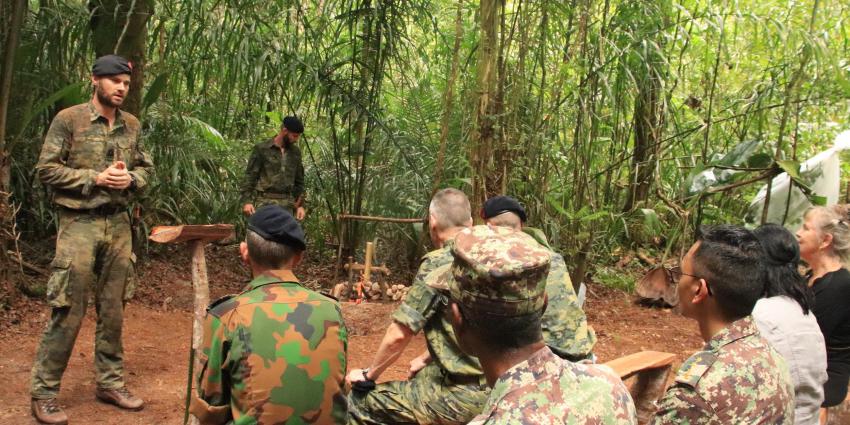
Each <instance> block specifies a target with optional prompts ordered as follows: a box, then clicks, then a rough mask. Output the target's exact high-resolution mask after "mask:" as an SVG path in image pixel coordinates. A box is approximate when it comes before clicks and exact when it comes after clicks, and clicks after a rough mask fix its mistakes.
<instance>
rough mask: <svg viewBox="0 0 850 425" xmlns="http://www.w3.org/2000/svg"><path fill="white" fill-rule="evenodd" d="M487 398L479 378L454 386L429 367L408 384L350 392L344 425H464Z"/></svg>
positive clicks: (439, 371) (393, 384) (482, 381)
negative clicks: (475, 381)
mask: <svg viewBox="0 0 850 425" xmlns="http://www.w3.org/2000/svg"><path fill="white" fill-rule="evenodd" d="M489 395H490V388H488V387H487V384H486V382H485V381H484V377H483V376H482V377H481V379H480V381H479V382H478V383H469V384H457V383H454V382H452V380H451V378H449V377H447V376H444V374H443V372H442V370H440V368H439V367H438V366H436V365H435V364H433V363H431V364H429V365H428V366H425V367H424V368H423V369H422V370H420V371H419V373H417V374H416V376H415V377H413V379H411V380H409V381H393V382H386V383H383V384H379V385H377V387H376V388H375V389H374V390H372V391H369V392H366V393H364V392H358V391H352V392H351V394H350V395H349V398H348V424H349V425H363V424H369V425H372V424H375V425H377V424H465V423H467V422H469V421H470V420H472V418H473V417H475V416H476V415H478V414H479V413H481V411H482V409H483V408H484V404H485V403H486V402H487V397H488V396H489Z"/></svg>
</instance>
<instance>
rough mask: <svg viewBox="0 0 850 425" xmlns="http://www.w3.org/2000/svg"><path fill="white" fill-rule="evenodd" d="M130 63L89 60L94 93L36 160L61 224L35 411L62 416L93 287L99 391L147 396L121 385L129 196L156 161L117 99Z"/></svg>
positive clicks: (68, 115)
mask: <svg viewBox="0 0 850 425" xmlns="http://www.w3.org/2000/svg"><path fill="white" fill-rule="evenodd" d="M130 70H131V68H130V63H129V62H127V60H126V59H124V58H122V57H119V56H114V55H109V56H103V57H101V58H98V59H97V60H96V61H95V63H94V66H93V67H92V77H91V81H92V84H93V86H94V94H93V96H92V99H91V101H90V102H88V103H84V104H81V105H77V106H73V107H71V108H68V109H64V110H62V111H60V112H59V114H57V115H56V118H54V119H53V123H51V125H50V129H49V130H48V132H47V136H46V137H45V140H44V146H43V147H42V149H41V156H40V157H39V159H38V165H36V170H37V172H38V177H39V178H40V179H41V181H42V182H43V183H44V184H45V185H47V186H48V187H49V188H50V191H51V192H52V195H53V202H54V203H55V204H56V206H57V208H58V215H59V230H58V235H57V238H56V256H55V257H54V259H53V263H52V264H51V267H52V269H53V273H52V275H51V276H50V280H49V281H48V283H47V302H48V304H49V305H50V306H51V307H52V308H53V311H52V314H51V318H50V322H49V323H48V325H47V329H46V330H45V332H44V336H43V337H42V340H41V344H40V345H39V347H38V354H37V355H36V359H35V364H34V365H33V368H32V385H31V390H30V391H31V393H30V394H31V396H32V413H33V415H34V416H35V417H36V419H38V420H39V421H40V422H42V423H48V424H64V423H67V420H68V417H67V416H66V415H65V413H64V412H63V411H62V408H61V407H59V404H58V403H57V402H56V396H57V395H58V393H59V384H60V381H61V379H62V374H63V373H64V372H65V368H66V367H67V366H68V358H69V357H70V355H71V350H72V349H73V348H74V342H75V340H76V339H77V333H78V332H79V330H80V324H81V323H82V321H83V316H84V315H85V312H86V306H87V304H88V299H89V295H91V294H94V300H95V305H96V311H97V331H96V333H95V357H94V364H95V369H96V374H95V379H96V381H97V392H96V393H95V394H96V396H97V398H98V399H100V400H102V401H105V402H107V403H112V404H115V405H117V406H118V407H120V408H123V409H128V410H139V409H141V408H142V406H143V402H142V400H141V399H139V398H138V397H135V396H133V395H132V394H131V393H130V392H129V391H128V390H127V388H126V387H125V386H124V361H123V359H124V355H123V349H122V346H121V327H122V322H123V312H124V302H125V301H126V300H128V299H129V298H130V297H131V296H132V293H133V288H134V277H135V270H134V268H133V267H134V265H133V263H134V262H135V257H134V256H133V254H132V232H131V230H130V215H129V214H128V205H129V202H130V200H131V199H132V198H133V196H134V195H135V194H136V193H137V192H138V191H139V190H141V189H142V188H144V187H145V186H146V185H147V183H148V179H149V178H150V174H151V173H152V172H153V163H152V162H151V159H150V156H148V154H147V153H146V152H145V151H144V149H143V148H142V144H141V141H140V140H139V120H138V119H136V117H134V116H132V115H130V114H129V113H127V112H124V111H121V110H120V109H119V107H120V106H121V104H122V103H123V101H124V98H125V97H126V96H127V91H128V90H129V87H130Z"/></svg>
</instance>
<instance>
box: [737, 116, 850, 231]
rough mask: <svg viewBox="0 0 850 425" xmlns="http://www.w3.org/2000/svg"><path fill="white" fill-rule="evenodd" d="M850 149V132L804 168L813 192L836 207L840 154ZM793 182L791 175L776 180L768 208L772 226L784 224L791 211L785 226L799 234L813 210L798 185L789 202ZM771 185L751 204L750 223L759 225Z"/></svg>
mask: <svg viewBox="0 0 850 425" xmlns="http://www.w3.org/2000/svg"><path fill="white" fill-rule="evenodd" d="M845 149H850V131H845V132H843V133H840V134H839V135H838V136H836V137H835V142H834V143H833V145H832V147H831V148H829V149H827V150H825V151H823V152H820V153H818V154H817V155H815V156H813V157H811V158H809V159H808V160H806V162H804V163H802V164H801V165H800V177H801V179H802V180H803V181H804V182H805V183H806V184H807V185H808V186H809V187H810V188H811V189H812V192H813V193H814V194H815V195H818V196H823V197H825V198H826V205H835V204H836V203H838V201H839V196H840V194H841V187H840V186H841V161H840V159H839V152H841V151H842V150H845ZM789 181H790V179H789V178H788V174H787V173H782V174H780V175H778V176H776V177H774V178H773V187H772V189H771V191H770V206H769V207H768V209H767V222H768V223H782V219H783V217H785V214H786V212H785V210H786V205H787V209H788V213H787V214H788V215H787V219H786V220H785V227H786V228H788V230H791V231H792V232H793V231H796V230H797V229H798V228H799V227H800V225H801V224H802V222H803V214H804V213H805V212H806V210H807V209H809V208H810V207H812V203H811V202H810V201H809V199H808V198H807V197H806V195H805V194H803V192H802V191H801V190H800V188H798V187H797V186H794V187H793V188H792V190H791V200H790V203H789V202H788V186H789ZM765 194H767V185H766V184H765V185H764V186H762V188H761V190H759V192H758V193H757V194H756V196H755V197H754V198H753V200H752V202H751V203H750V208H749V210H748V211H747V217H746V220H747V222H748V223H759V222H760V221H761V214H762V210H763V209H764V197H765Z"/></svg>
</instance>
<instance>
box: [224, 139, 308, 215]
mask: <svg viewBox="0 0 850 425" xmlns="http://www.w3.org/2000/svg"><path fill="white" fill-rule="evenodd" d="M239 192H240V200H241V202H242V203H243V204H247V203H251V202H253V200H254V195H255V194H257V192H259V194H260V195H261V194H263V193H267V194H270V195H281V196H285V197H290V198H291V199H292V200H293V201H295V200H297V199H298V198H302V197H303V195H304V165H303V163H302V161H301V149H300V148H299V147H298V146H297V145H295V144H293V145H290V146H289V148H287V149H286V150H285V151H283V152H281V149H280V148H279V147H278V146H277V145H275V143H274V139H273V138H272V139H269V140H266V141H265V142H262V143H258V144H256V145H254V149H253V150H252V151H251V157H250V158H249V159H248V167H247V169H246V170H245V179H244V180H243V181H242V185H241V187H240V188H239ZM302 201H303V199H302Z"/></svg>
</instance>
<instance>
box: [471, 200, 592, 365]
mask: <svg viewBox="0 0 850 425" xmlns="http://www.w3.org/2000/svg"><path fill="white" fill-rule="evenodd" d="M481 217H482V218H483V219H484V221H485V222H486V223H487V224H488V225H490V226H499V227H507V228H510V229H513V230H515V231H518V232H519V231H522V232H525V233H528V235H529V236H531V237H532V238H534V239H535V241H537V242H538V243H539V244H541V245H543V246H544V247H545V248H547V249H548V250H549V251H550V254H551V255H552V261H551V267H550V269H549V276H548V277H547V278H546V296H547V298H548V300H549V307H548V308H547V309H546V311H545V312H544V313H543V320H542V326H543V341H545V342H546V345H548V346H549V348H551V349H552V351H553V352H555V354H557V355H558V356H560V357H562V358H565V359H567V360H570V361H574V362H575V361H580V360H585V359H589V358H592V357H593V353H592V350H593V345H594V344H596V334H595V333H594V332H593V328H592V327H591V326H590V325H589V324H588V323H587V316H585V314H584V311H583V310H582V308H581V305H580V304H579V300H578V297H577V296H576V291H575V288H574V287H573V282H572V281H571V280H570V274H569V272H568V271H567V264H566V262H565V261H564V257H563V256H561V254H558V253H556V252H555V251H553V250H552V249H551V248H550V247H549V244H548V242H547V241H546V239H545V236H542V232H539V230H537V229H531V228H528V227H525V221H526V214H525V209H524V208H523V207H522V205H520V203H519V202H517V200H516V199H514V198H511V197H510V196H494V197H492V198H490V199H488V200H487V201H486V202H484V206H483V207H482V208H481ZM538 234H539V236H538Z"/></svg>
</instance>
